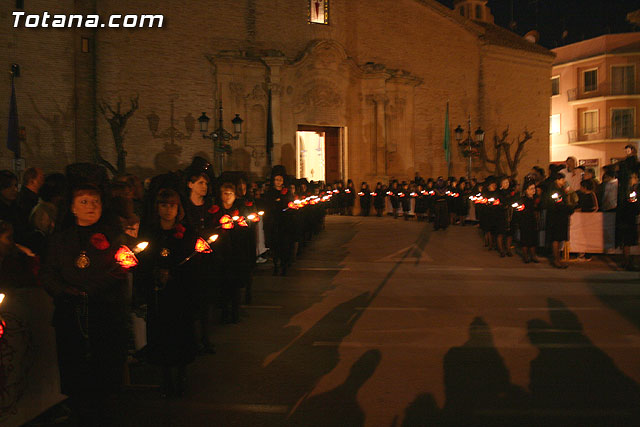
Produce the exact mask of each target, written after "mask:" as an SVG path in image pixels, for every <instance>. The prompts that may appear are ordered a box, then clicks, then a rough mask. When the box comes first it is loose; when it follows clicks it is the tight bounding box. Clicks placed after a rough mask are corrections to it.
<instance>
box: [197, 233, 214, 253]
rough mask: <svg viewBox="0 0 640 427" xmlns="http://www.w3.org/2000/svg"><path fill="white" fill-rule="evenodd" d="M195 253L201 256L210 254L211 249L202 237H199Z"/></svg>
mask: <svg viewBox="0 0 640 427" xmlns="http://www.w3.org/2000/svg"><path fill="white" fill-rule="evenodd" d="M195 251H196V252H198V253H201V254H210V253H211V247H210V246H209V244H208V243H207V242H205V240H204V239H203V238H202V237H198V240H196V247H195Z"/></svg>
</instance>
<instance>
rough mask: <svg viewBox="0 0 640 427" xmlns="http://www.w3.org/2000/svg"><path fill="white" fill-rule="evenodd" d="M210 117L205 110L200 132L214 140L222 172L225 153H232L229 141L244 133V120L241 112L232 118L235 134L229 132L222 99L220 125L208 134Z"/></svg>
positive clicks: (214, 147)
mask: <svg viewBox="0 0 640 427" xmlns="http://www.w3.org/2000/svg"><path fill="white" fill-rule="evenodd" d="M209 120H211V119H209V117H207V113H206V112H203V113H202V115H201V116H200V117H198V123H200V133H202V137H203V138H207V139H210V140H211V141H213V155H214V157H215V156H216V155H217V156H218V158H219V159H220V173H222V171H223V168H224V155H225V154H231V145H230V144H229V141H231V140H237V139H239V138H240V134H241V133H242V122H243V121H244V120H242V119H241V118H240V115H239V114H236V116H235V117H234V118H233V120H231V123H232V124H233V134H231V133H229V132H228V131H227V130H226V129H225V128H224V127H223V126H222V123H223V119H222V100H220V109H219V113H218V127H217V129H215V130H214V131H213V132H211V133H210V134H208V135H207V132H208V131H209Z"/></svg>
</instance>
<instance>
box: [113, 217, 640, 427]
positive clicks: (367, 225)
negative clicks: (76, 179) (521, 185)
mask: <svg viewBox="0 0 640 427" xmlns="http://www.w3.org/2000/svg"><path fill="white" fill-rule="evenodd" d="M258 268H259V271H258V274H257V277H256V278H255V281H254V283H255V293H254V303H253V305H252V306H248V307H244V308H243V313H242V318H241V322H240V323H239V324H237V325H231V326H225V327H222V326H219V327H217V329H216V331H215V343H216V346H217V354H215V355H210V356H201V357H199V358H198V359H197V360H196V362H195V363H194V364H193V365H191V366H190V373H189V374H190V388H189V392H188V395H187V396H186V397H185V398H183V399H173V400H163V399H161V398H160V397H159V393H158V391H157V390H131V391H128V392H127V399H126V403H125V404H123V405H122V411H121V415H123V416H124V418H126V420H127V423H130V425H154V426H180V425H184V426H189V425H193V426H199V425H202V426H236V425H237V426H280V425H301V426H306V425H322V426H325V425H340V426H360V425H366V426H400V425H462V424H465V423H466V424H467V425H495V424H500V425H631V424H634V423H635V422H637V421H638V420H640V418H637V416H638V405H640V403H639V400H638V397H639V394H638V393H639V390H640V388H639V386H638V384H639V383H640V363H638V361H639V360H640V357H639V354H640V331H639V329H638V328H640V276H639V274H638V273H634V272H623V271H618V270H617V268H615V266H614V264H613V263H612V262H611V260H610V259H609V258H608V257H594V259H593V260H592V261H591V262H587V263H572V265H571V266H570V268H569V269H567V270H558V269H554V268H552V267H551V266H550V265H549V264H548V262H547V261H546V260H543V262H542V263H541V264H538V265H532V264H526V265H525V264H524V263H522V260H521V259H520V258H519V257H517V256H514V257H513V258H500V257H499V256H498V255H497V253H495V252H489V251H487V250H486V249H484V248H483V246H482V239H481V237H480V234H479V231H478V229H477V228H476V227H469V226H468V227H460V226H455V227H449V229H447V230H445V231H439V232H433V231H432V227H431V225H430V224H426V223H419V222H416V221H409V222H405V221H402V220H393V219H392V218H375V217H373V218H360V217H327V221H326V230H325V231H324V232H323V233H322V234H321V235H320V236H318V237H317V238H316V239H315V240H314V241H313V242H312V243H311V244H310V246H309V247H307V248H306V249H305V252H304V254H303V255H302V256H301V257H300V258H299V259H298V260H297V262H296V264H295V266H294V268H293V269H292V270H291V273H290V274H289V275H288V276H287V277H280V276H272V275H271V266H270V265H269V264H265V265H262V266H259V267H258ZM636 425H637V424H636Z"/></svg>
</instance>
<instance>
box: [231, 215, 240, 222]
mask: <svg viewBox="0 0 640 427" xmlns="http://www.w3.org/2000/svg"><path fill="white" fill-rule="evenodd" d="M231 219H232V220H234V221H237V220H239V219H240V217H239V216H238V215H234V216H232V217H231Z"/></svg>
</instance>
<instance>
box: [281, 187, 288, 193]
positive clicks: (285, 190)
mask: <svg viewBox="0 0 640 427" xmlns="http://www.w3.org/2000/svg"><path fill="white" fill-rule="evenodd" d="M288 192H289V190H287V189H286V188H283V189H282V191H281V192H280V194H287V193H288Z"/></svg>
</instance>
